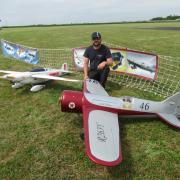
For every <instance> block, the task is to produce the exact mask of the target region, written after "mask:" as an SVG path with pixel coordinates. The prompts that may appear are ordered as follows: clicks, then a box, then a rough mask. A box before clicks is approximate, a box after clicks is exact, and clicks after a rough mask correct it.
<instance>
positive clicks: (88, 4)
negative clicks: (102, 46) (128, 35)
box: [0, 0, 180, 26]
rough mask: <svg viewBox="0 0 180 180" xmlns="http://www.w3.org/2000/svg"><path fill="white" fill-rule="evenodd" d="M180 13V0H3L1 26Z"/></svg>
mask: <svg viewBox="0 0 180 180" xmlns="http://www.w3.org/2000/svg"><path fill="white" fill-rule="evenodd" d="M171 14H172V15H174V14H176V15H180V0H96V1H94V0H29V1H28V0H0V19H1V20H2V21H1V22H0V25H1V26H14V25H15V26H19V25H32V24H33V25H35V24H69V23H94V22H117V21H118V22H119V21H139V20H149V19H151V18H153V17H158V16H162V17H166V16H168V15H171Z"/></svg>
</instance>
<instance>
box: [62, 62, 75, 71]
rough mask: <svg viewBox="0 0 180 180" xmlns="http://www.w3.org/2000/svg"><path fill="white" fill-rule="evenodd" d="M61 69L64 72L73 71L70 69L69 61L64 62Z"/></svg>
mask: <svg viewBox="0 0 180 180" xmlns="http://www.w3.org/2000/svg"><path fill="white" fill-rule="evenodd" d="M60 71H61V72H63V73H73V72H72V71H69V68H68V64H67V63H63V64H62V66H61V69H60Z"/></svg>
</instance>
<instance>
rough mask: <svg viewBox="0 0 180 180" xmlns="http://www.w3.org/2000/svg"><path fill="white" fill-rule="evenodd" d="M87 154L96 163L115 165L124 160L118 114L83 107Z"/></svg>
mask: <svg viewBox="0 0 180 180" xmlns="http://www.w3.org/2000/svg"><path fill="white" fill-rule="evenodd" d="M83 119H84V131H85V146H86V154H87V155H88V156H89V158H90V159H91V160H92V161H94V162H95V163H98V164H101V165H105V166H115V165H117V164H119V163H120V162H121V161H122V153H121V147H120V140H119V124H118V115H117V114H116V113H111V112H107V111H103V110H96V109H93V108H92V107H89V106H88V107H87V106H84V107H83Z"/></svg>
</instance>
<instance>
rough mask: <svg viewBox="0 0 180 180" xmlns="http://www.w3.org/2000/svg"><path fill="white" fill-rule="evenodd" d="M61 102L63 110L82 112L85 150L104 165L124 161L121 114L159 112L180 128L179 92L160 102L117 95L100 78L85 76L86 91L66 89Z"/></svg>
mask: <svg viewBox="0 0 180 180" xmlns="http://www.w3.org/2000/svg"><path fill="white" fill-rule="evenodd" d="M60 103H61V110H62V111H63V112H77V113H83V119H84V131H85V132H84V133H85V146H86V154H87V155H88V157H89V158H90V159H91V160H92V161H93V162H95V163H98V164H101V165H105V166H115V165H118V164H119V163H120V162H121V161H122V153H121V145H120V139H119V125H118V114H119V115H152V114H156V115H157V116H159V117H160V118H161V119H162V120H164V121H165V122H167V123H168V124H170V125H172V126H174V127H176V128H180V121H179V120H178V117H180V92H179V93H176V94H175V95H174V96H172V97H170V98H168V99H166V100H165V101H161V102H155V101H149V100H144V99H138V98H133V97H127V96H125V97H122V98H115V97H110V96H109V95H108V94H107V92H106V91H105V90H104V88H103V87H102V86H101V85H100V84H99V83H98V82H97V81H95V80H86V81H85V82H84V87H83V92H77V91H64V92H63V95H62V96H61V99H60Z"/></svg>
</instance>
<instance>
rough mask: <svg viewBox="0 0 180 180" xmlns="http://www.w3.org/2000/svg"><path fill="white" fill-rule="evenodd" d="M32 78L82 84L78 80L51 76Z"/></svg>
mask: <svg viewBox="0 0 180 180" xmlns="http://www.w3.org/2000/svg"><path fill="white" fill-rule="evenodd" d="M31 77H33V78H40V79H52V80H59V81H71V82H81V80H76V79H70V78H62V77H57V76H50V75H44V74H41V75H38V74H35V75H32V76H31Z"/></svg>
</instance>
